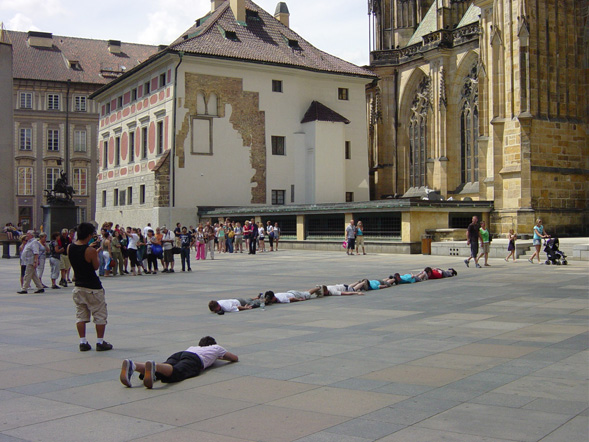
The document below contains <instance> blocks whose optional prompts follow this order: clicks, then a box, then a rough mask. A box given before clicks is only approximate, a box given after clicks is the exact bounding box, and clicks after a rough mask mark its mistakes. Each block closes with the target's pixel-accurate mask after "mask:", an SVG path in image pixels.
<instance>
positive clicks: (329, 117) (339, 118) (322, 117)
mask: <svg viewBox="0 0 589 442" xmlns="http://www.w3.org/2000/svg"><path fill="white" fill-rule="evenodd" d="M311 121H328V122H330V123H345V124H350V120H348V119H347V118H346V117H344V116H343V115H340V114H338V113H337V112H336V111H334V110H332V109H330V108H328V107H327V106H325V105H324V104H322V103H320V102H318V101H313V102H312V103H311V106H309V109H307V112H305V116H304V117H303V119H302V121H301V124H302V123H309V122H311Z"/></svg>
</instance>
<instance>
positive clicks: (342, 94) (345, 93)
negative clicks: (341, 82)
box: [337, 87, 350, 101]
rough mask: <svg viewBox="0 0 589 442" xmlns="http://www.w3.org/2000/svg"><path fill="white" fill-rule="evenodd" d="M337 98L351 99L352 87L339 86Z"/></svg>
mask: <svg viewBox="0 0 589 442" xmlns="http://www.w3.org/2000/svg"><path fill="white" fill-rule="evenodd" d="M337 99H338V100H341V101H350V88H347V87H338V88H337Z"/></svg>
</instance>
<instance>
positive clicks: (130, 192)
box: [127, 186, 133, 206]
mask: <svg viewBox="0 0 589 442" xmlns="http://www.w3.org/2000/svg"><path fill="white" fill-rule="evenodd" d="M132 205H133V186H129V187H127V206H132Z"/></svg>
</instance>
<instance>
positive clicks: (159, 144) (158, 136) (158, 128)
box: [155, 120, 164, 155]
mask: <svg viewBox="0 0 589 442" xmlns="http://www.w3.org/2000/svg"><path fill="white" fill-rule="evenodd" d="M155 143H156V154H157V155H162V154H163V153H164V121H163V120H159V121H157V122H156V125H155Z"/></svg>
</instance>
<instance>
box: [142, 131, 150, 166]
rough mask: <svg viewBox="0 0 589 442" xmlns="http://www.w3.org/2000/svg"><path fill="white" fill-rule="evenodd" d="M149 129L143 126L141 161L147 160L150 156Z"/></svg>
mask: <svg viewBox="0 0 589 442" xmlns="http://www.w3.org/2000/svg"><path fill="white" fill-rule="evenodd" d="M148 141H149V128H148V127H147V126H141V159H143V160H145V159H146V158H147V156H148V155H149V144H148Z"/></svg>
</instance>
